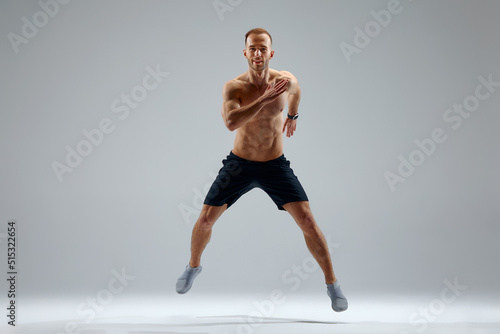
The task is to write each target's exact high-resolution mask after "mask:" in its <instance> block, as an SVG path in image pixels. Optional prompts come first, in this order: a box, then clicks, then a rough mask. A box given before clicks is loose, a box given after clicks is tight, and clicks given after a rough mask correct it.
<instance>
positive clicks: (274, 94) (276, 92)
mask: <svg viewBox="0 0 500 334" xmlns="http://www.w3.org/2000/svg"><path fill="white" fill-rule="evenodd" d="M287 84H288V79H281V80H280V81H278V82H277V83H276V84H275V85H272V84H271V83H270V84H269V85H268V86H267V88H266V91H265V92H264V94H262V96H261V97H260V98H261V101H262V102H263V103H264V104H269V103H271V102H273V101H274V100H276V99H277V98H278V96H280V95H281V94H283V93H284V92H285V91H286V89H287Z"/></svg>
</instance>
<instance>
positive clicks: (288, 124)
mask: <svg viewBox="0 0 500 334" xmlns="http://www.w3.org/2000/svg"><path fill="white" fill-rule="evenodd" d="M285 129H286V136H287V137H291V136H293V133H294V132H295V129H297V120H296V119H294V120H292V119H290V118H288V117H287V118H286V119H285V124H283V131H282V132H285Z"/></svg>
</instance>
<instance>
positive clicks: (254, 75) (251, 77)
mask: <svg viewBox="0 0 500 334" xmlns="http://www.w3.org/2000/svg"><path fill="white" fill-rule="evenodd" d="M248 81H250V83H251V84H253V85H255V86H257V87H259V88H262V87H263V86H266V87H267V83H268V81H269V67H266V68H265V69H264V70H263V71H255V70H253V69H251V68H249V69H248Z"/></svg>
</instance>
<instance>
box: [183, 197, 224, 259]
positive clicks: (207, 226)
mask: <svg viewBox="0 0 500 334" xmlns="http://www.w3.org/2000/svg"><path fill="white" fill-rule="evenodd" d="M226 209H227V204H224V205H223V206H211V205H206V204H203V208H202V210H201V213H200V217H199V218H198V220H197V221H196V224H195V225H194V228H193V233H192V235H191V260H190V261H189V265H190V266H191V267H193V268H196V267H199V266H200V262H201V254H202V253H203V251H204V250H205V247H206V246H207V244H208V242H209V241H210V237H211V236H212V227H213V225H214V224H215V222H216V221H217V219H219V217H220V216H221V215H222V213H223V212H224V211H225V210H226Z"/></svg>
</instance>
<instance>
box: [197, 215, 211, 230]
mask: <svg viewBox="0 0 500 334" xmlns="http://www.w3.org/2000/svg"><path fill="white" fill-rule="evenodd" d="M214 223H215V220H214V219H210V217H209V216H208V215H207V214H206V213H202V214H200V217H199V218H198V225H199V226H200V228H202V229H211V228H212V226H213V225H214Z"/></svg>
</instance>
